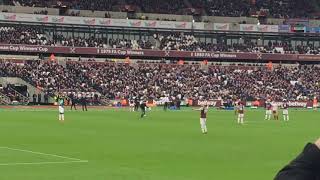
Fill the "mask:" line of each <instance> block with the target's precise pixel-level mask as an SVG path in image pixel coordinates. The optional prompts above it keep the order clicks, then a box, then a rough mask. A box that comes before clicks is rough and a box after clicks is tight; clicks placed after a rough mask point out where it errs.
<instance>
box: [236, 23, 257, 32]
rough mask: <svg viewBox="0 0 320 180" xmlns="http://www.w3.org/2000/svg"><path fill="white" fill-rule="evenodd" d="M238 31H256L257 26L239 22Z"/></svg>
mask: <svg viewBox="0 0 320 180" xmlns="http://www.w3.org/2000/svg"><path fill="white" fill-rule="evenodd" d="M240 31H245V32H257V31H258V26H257V25H254V24H240Z"/></svg>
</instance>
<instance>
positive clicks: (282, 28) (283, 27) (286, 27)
mask: <svg viewBox="0 0 320 180" xmlns="http://www.w3.org/2000/svg"><path fill="white" fill-rule="evenodd" d="M278 27H279V32H290V29H291V27H290V25H279V26H278Z"/></svg>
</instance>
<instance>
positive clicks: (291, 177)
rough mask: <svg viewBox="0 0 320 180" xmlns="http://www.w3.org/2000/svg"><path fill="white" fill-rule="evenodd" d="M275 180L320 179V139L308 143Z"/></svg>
mask: <svg viewBox="0 0 320 180" xmlns="http://www.w3.org/2000/svg"><path fill="white" fill-rule="evenodd" d="M275 180H320V139H318V140H317V141H316V142H315V143H314V144H312V143H308V144H307V145H306V147H305V148H304V150H303V152H302V153H301V154H300V155H299V156H298V157H297V158H296V159H294V160H293V161H292V162H291V163H290V164H289V165H287V166H285V167H284V168H283V169H282V170H281V171H280V172H279V173H278V174H277V176H276V177H275Z"/></svg>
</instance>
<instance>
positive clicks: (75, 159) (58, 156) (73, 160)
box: [0, 147, 88, 162]
mask: <svg viewBox="0 0 320 180" xmlns="http://www.w3.org/2000/svg"><path fill="white" fill-rule="evenodd" d="M0 149H9V150H12V151H20V152H26V153H32V154H38V155H44V156H51V157H57V158H61V159H68V160H69V161H65V162H88V160H82V159H78V158H73V157H66V156H60V155H56V154H49V153H42V152H36V151H30V150H25V149H17V148H10V147H0Z"/></svg>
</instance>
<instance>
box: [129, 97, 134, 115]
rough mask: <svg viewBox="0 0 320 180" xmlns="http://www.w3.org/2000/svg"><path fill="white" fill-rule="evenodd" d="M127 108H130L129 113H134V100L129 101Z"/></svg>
mask: <svg viewBox="0 0 320 180" xmlns="http://www.w3.org/2000/svg"><path fill="white" fill-rule="evenodd" d="M129 108H130V112H134V100H133V99H131V100H130V101H129Z"/></svg>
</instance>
